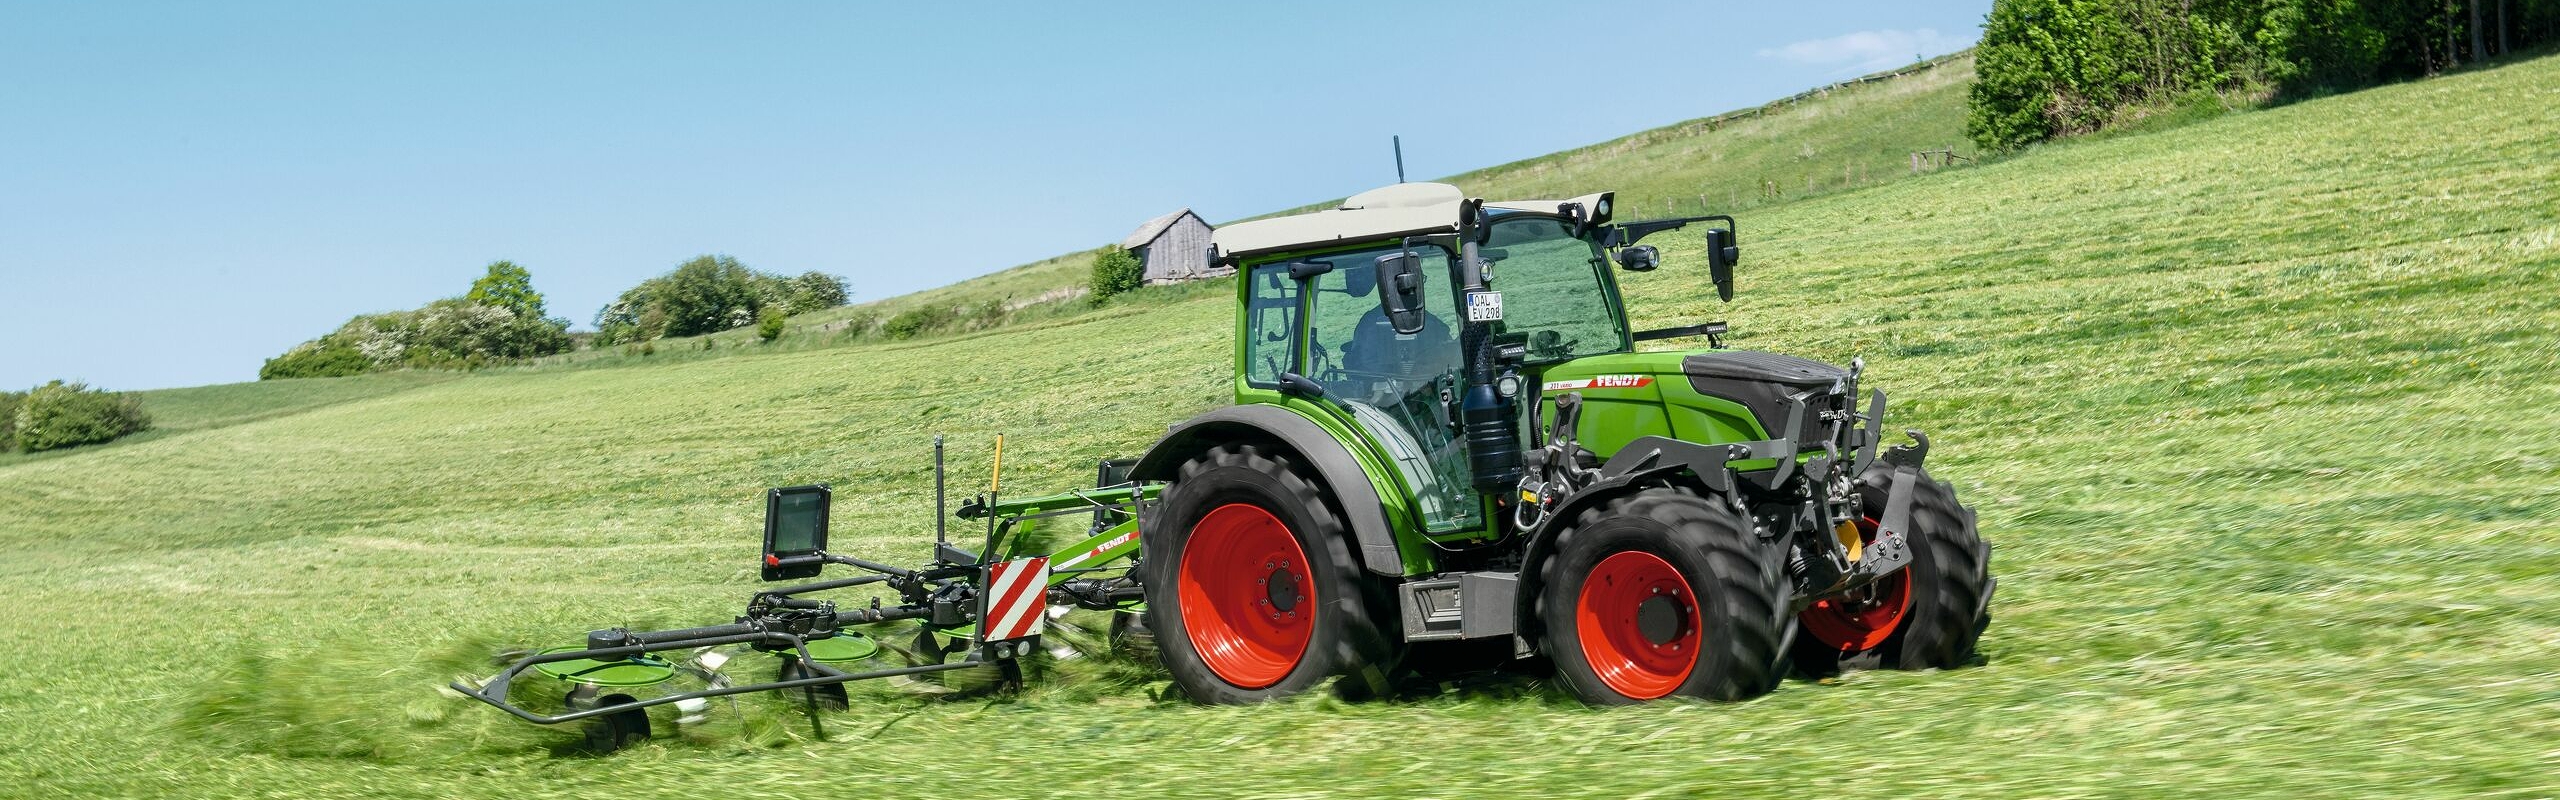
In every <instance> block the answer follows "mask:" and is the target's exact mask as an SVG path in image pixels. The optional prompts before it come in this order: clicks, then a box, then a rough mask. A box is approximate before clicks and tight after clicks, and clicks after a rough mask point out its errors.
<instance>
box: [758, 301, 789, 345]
mask: <svg viewBox="0 0 2560 800" xmlns="http://www.w3.org/2000/svg"><path fill="white" fill-rule="evenodd" d="M782 319H783V315H782V309H779V308H775V307H773V306H765V307H764V311H763V312H762V313H760V314H758V315H757V316H756V338H758V339H763V340H765V341H767V342H770V341H773V340H775V339H780V338H782V326H783V324H784V323H783V321H782Z"/></svg>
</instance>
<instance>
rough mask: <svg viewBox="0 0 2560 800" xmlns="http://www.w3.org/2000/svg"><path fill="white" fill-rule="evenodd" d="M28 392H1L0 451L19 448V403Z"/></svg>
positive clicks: (4, 451)
mask: <svg viewBox="0 0 2560 800" xmlns="http://www.w3.org/2000/svg"><path fill="white" fill-rule="evenodd" d="M26 400H27V393H26V392H0V453H6V452H9V451H12V450H16V449H18V405H19V404H20V403H24V402H26Z"/></svg>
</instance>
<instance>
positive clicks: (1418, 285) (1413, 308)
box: [1378, 250, 1423, 336]
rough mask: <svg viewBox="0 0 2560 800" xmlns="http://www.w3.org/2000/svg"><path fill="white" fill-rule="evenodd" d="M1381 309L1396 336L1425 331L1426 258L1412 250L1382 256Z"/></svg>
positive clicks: (1379, 295) (1380, 265) (1379, 275)
mask: <svg viewBox="0 0 2560 800" xmlns="http://www.w3.org/2000/svg"><path fill="white" fill-rule="evenodd" d="M1378 307H1379V308H1381V309H1384V310H1385V311H1386V312H1387V322H1388V324H1391V325H1394V326H1395V328H1396V333H1398V334H1402V335H1405V336H1411V335H1414V334H1417V333H1421V332H1422V321H1423V311H1422V256H1421V255H1419V254H1416V253H1414V252H1413V251H1411V250H1407V251H1404V252H1402V253H1393V254H1389V255H1383V256H1379V257H1378Z"/></svg>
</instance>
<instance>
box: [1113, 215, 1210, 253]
mask: <svg viewBox="0 0 2560 800" xmlns="http://www.w3.org/2000/svg"><path fill="white" fill-rule="evenodd" d="M1186 216H1188V217H1197V216H1199V215H1197V214H1193V213H1191V209H1188V208H1186V209H1183V210H1180V211H1176V212H1173V213H1171V214H1166V215H1164V216H1161V217H1157V218H1155V219H1151V220H1147V224H1144V225H1140V226H1138V230H1137V231H1136V232H1134V233H1131V234H1129V238H1126V239H1122V240H1120V246H1121V247H1129V248H1137V247H1145V246H1147V243H1148V242H1153V241H1155V240H1156V237H1158V236H1163V235H1164V232H1165V230H1167V229H1169V228H1172V227H1173V224H1174V223H1176V222H1181V221H1182V218H1183V217H1186ZM1200 224H1201V225H1204V226H1205V225H1208V224H1209V223H1208V222H1207V221H1202V222H1201V223H1200Z"/></svg>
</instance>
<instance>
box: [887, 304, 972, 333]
mask: <svg viewBox="0 0 2560 800" xmlns="http://www.w3.org/2000/svg"><path fill="white" fill-rule="evenodd" d="M953 316H954V315H953V314H952V313H951V307H949V306H918V307H915V308H910V309H907V310H905V311H901V312H898V315H897V316H893V317H890V318H889V321H887V322H883V323H880V335H882V336H886V337H889V338H891V339H913V338H916V337H918V336H922V335H925V334H927V333H931V332H933V331H938V330H941V329H943V328H945V327H948V326H950V324H951V321H952V317H953Z"/></svg>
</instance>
